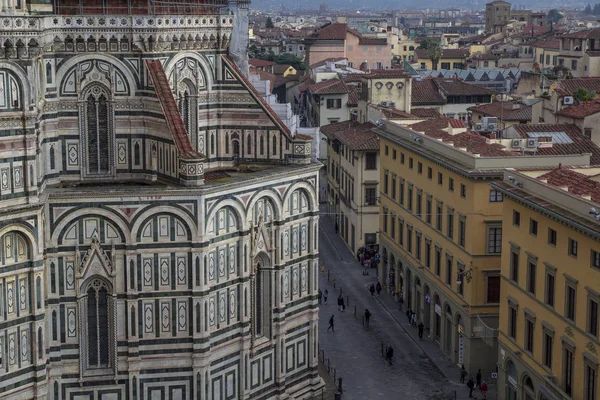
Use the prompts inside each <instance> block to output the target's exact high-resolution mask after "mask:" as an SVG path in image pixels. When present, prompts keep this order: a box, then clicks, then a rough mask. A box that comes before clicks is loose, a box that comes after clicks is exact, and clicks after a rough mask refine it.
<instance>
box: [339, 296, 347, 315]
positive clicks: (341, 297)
mask: <svg viewBox="0 0 600 400" xmlns="http://www.w3.org/2000/svg"><path fill="white" fill-rule="evenodd" d="M340 299H342V312H344V311H346V302H345V301H344V296H340Z"/></svg>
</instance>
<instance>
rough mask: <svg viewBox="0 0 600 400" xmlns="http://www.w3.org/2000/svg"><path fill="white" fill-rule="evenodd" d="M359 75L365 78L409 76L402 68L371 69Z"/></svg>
mask: <svg viewBox="0 0 600 400" xmlns="http://www.w3.org/2000/svg"><path fill="white" fill-rule="evenodd" d="M361 76H362V77H363V78H366V79H386V78H387V79H395V78H410V74H409V73H408V72H406V71H405V70H403V69H372V70H371V71H369V73H366V74H363V75H361Z"/></svg>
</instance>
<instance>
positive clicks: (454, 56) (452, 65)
mask: <svg viewBox="0 0 600 400" xmlns="http://www.w3.org/2000/svg"><path fill="white" fill-rule="evenodd" d="M468 58H469V51H468V50H464V49H444V50H442V57H441V58H440V59H439V60H438V62H437V65H433V61H432V60H431V58H429V52H428V50H426V49H417V50H415V60H416V62H417V64H418V68H419V69H422V70H433V69H435V70H438V69H447V70H453V69H466V67H467V60H468Z"/></svg>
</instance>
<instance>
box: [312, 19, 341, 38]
mask: <svg viewBox="0 0 600 400" xmlns="http://www.w3.org/2000/svg"><path fill="white" fill-rule="evenodd" d="M347 31H348V26H347V25H346V24H341V23H337V22H336V23H333V24H328V25H324V26H322V27H321V28H320V29H319V30H317V31H316V32H315V33H313V34H312V35H309V36H308V37H307V39H311V40H345V39H346V32H347Z"/></svg>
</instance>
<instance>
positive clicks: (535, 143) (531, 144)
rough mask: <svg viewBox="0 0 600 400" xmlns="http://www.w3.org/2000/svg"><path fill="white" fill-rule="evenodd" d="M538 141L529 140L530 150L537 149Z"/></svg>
mask: <svg viewBox="0 0 600 400" xmlns="http://www.w3.org/2000/svg"><path fill="white" fill-rule="evenodd" d="M537 143H538V141H537V139H527V147H528V148H536V147H537Z"/></svg>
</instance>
